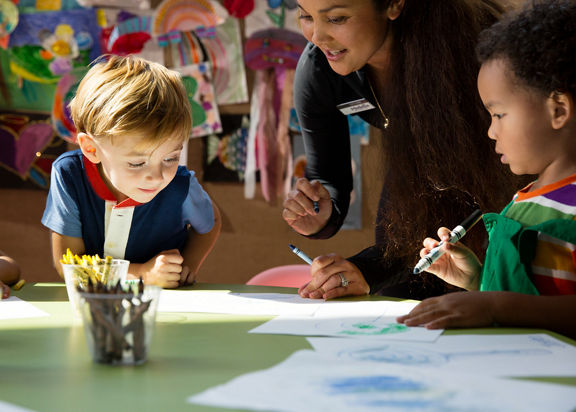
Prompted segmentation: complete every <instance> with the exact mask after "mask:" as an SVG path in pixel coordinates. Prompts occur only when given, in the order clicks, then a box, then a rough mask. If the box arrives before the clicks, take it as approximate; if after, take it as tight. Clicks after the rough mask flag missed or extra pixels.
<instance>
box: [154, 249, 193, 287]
mask: <svg viewBox="0 0 576 412" xmlns="http://www.w3.org/2000/svg"><path fill="white" fill-rule="evenodd" d="M183 262H184V258H183V257H182V255H181V254H180V252H179V251H178V249H171V250H165V251H162V252H160V253H159V254H157V255H156V256H155V257H153V258H152V259H150V260H149V261H148V262H146V263H145V264H144V268H143V269H144V270H143V273H144V275H143V278H144V281H145V282H146V283H150V284H153V285H158V286H161V287H163V288H170V289H171V288H177V287H178V286H180V282H181V281H180V279H181V276H182V273H183V271H182V263H183ZM186 270H188V269H187V268H186ZM187 275H188V273H187V272H186V274H185V276H187Z"/></svg>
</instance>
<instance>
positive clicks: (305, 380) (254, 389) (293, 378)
mask: <svg viewBox="0 0 576 412" xmlns="http://www.w3.org/2000/svg"><path fill="white" fill-rule="evenodd" d="M377 366H378V365H376V367H375V364H374V363H371V362H355V361H345V360H341V359H340V360H336V359H335V358H334V357H333V356H323V355H321V354H319V353H316V352H314V351H308V350H304V351H299V352H296V353H295V354H293V355H292V356H291V357H289V358H288V359H287V360H285V361H284V362H282V363H280V364H279V365H277V366H274V367H272V368H270V369H266V370H263V371H259V372H254V373H250V374H246V375H243V376H240V377H238V378H236V379H233V380H232V381H230V382H228V383H226V384H224V385H220V386H216V387H214V388H211V389H208V390H206V391H204V392H202V393H200V394H198V395H195V396H191V397H190V398H188V402H190V403H194V404H201V405H211V406H219V407H229V408H246V409H255V410H271V411H298V412H301V411H354V412H358V411H402V412H405V411H408V410H409V411H411V412H413V411H447V410H458V411H464V410H465V411H506V412H509V411H523V412H529V411H538V412H540V411H555V412H561V411H571V410H573V409H574V408H576V388H574V387H569V386H563V385H552V384H546V383H534V382H527V381H519V380H512V379H501V378H493V377H488V376H480V375H476V376H474V375H466V374H454V373H450V374H447V373H443V372H437V371H433V370H430V369H423V370H418V371H416V370H414V369H406V368H404V367H402V366H396V365H386V367H377Z"/></svg>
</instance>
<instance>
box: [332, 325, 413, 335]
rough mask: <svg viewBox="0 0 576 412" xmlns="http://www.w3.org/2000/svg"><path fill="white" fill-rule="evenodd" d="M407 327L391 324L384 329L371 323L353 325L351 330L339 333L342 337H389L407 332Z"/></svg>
mask: <svg viewBox="0 0 576 412" xmlns="http://www.w3.org/2000/svg"><path fill="white" fill-rule="evenodd" d="M408 329H409V328H408V326H406V325H401V324H396V323H392V324H389V325H386V326H385V327H381V326H376V325H374V324H371V323H354V324H352V325H351V328H349V329H344V330H342V331H340V332H339V333H340V334H342V335H390V334H393V333H402V332H406V331H407V330H408Z"/></svg>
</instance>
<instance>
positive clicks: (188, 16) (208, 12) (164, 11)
mask: <svg viewBox="0 0 576 412" xmlns="http://www.w3.org/2000/svg"><path fill="white" fill-rule="evenodd" d="M222 21H223V19H222V18H221V17H220V16H219V15H218V14H217V13H216V9H215V8H214V6H213V5H212V3H211V2H209V1H208V0H164V1H163V2H162V3H161V4H160V5H159V6H158V7H157V8H156V11H155V12H154V17H153V23H152V35H154V36H160V35H162V34H165V33H169V32H171V31H175V30H177V31H190V30H194V29H196V28H199V27H213V26H217V25H218V24H220V23H222Z"/></svg>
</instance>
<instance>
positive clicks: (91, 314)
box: [78, 285, 162, 365]
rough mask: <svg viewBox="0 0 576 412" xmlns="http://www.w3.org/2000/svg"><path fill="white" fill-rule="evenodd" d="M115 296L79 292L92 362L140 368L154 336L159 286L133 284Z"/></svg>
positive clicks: (79, 302) (112, 294) (113, 294)
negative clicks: (138, 366)
mask: <svg viewBox="0 0 576 412" xmlns="http://www.w3.org/2000/svg"><path fill="white" fill-rule="evenodd" d="M125 290H128V291H129V292H125V291H120V292H118V291H116V292H113V293H88V292H79V293H78V295H79V301H78V304H79V308H80V313H81V314H82V323H83V325H84V333H85V335H86V341H87V343H88V348H89V350H90V354H91V355H92V360H93V361H94V362H96V363H102V364H107V365H140V364H142V363H144V362H146V360H147V356H148V349H149V347H150V342H151V341H152V335H153V333H154V324H155V320H156V309H157V307H158V299H159V297H160V291H161V290H162V289H161V288H160V287H158V286H152V285H147V286H143V285H142V286H141V287H140V288H139V285H130V286H127V287H125Z"/></svg>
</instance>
